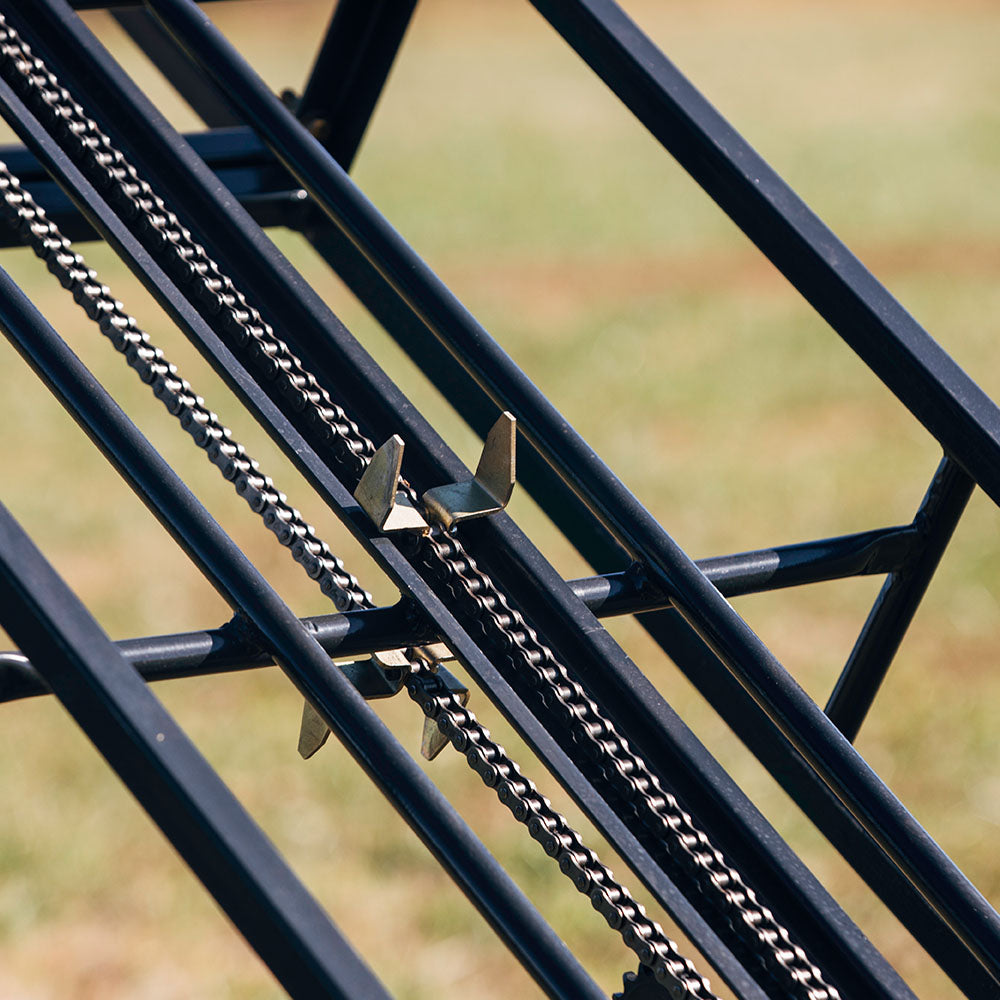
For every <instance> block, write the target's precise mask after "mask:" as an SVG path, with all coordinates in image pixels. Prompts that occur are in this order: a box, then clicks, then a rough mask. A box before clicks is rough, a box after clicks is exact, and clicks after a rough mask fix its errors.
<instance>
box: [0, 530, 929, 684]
mask: <svg viewBox="0 0 1000 1000" xmlns="http://www.w3.org/2000/svg"><path fill="white" fill-rule="evenodd" d="M914 534H915V529H913V528H911V527H901V528H887V529H884V530H882V531H871V532H864V533H862V534H858V535H846V536H843V537H840V538H830V539H825V540H824V541H820V542H806V543H801V544H798V545H788V546H782V547H779V548H774V549H761V550H758V551H756V552H745V553H741V554H739V555H733V556H720V557H717V558H715V559H703V560H701V561H700V562H699V566H700V567H701V568H702V570H703V572H704V573H705V574H706V575H707V576H708V578H709V579H710V580H712V581H713V582H714V583H715V584H716V586H718V587H719V589H720V590H721V591H722V592H723V593H729V594H737V593H739V594H750V593H760V592H762V591H765V590H776V589H778V588H782V587H795V586H801V585H802V584H805V583H816V582H818V581H821V580H832V579H842V578H844V577H846V576H855V575H862V574H871V573H888V572H891V571H893V570H894V569H896V568H898V567H901V566H903V565H904V564H905V563H906V561H907V555H908V552H909V550H910V547H911V544H912V541H913V536H914ZM569 586H570V587H571V588H572V590H573V593H574V594H576V596H577V597H578V598H579V599H580V601H581V602H583V604H585V605H586V606H587V607H588V608H590V610H591V611H593V612H594V614H595V615H597V616H598V617H599V618H606V617H611V616H613V615H631V614H637V613H640V612H645V611H649V610H652V609H654V608H663V607H669V606H670V602H669V598H667V597H666V596H665V595H663V594H655V593H652V592H650V590H649V588H648V587H646V586H644V581H643V580H642V579H641V576H640V575H639V574H637V573H634V572H625V573H609V574H606V575H604V576H593V577H586V578H584V579H581V580H571V581H570V583H569ZM302 624H303V626H304V627H305V628H306V629H307V630H308V631H309V632H310V633H311V634H312V636H313V637H314V638H315V639H316V641H317V642H318V643H319V644H320V646H322V647H323V649H324V650H325V651H326V652H327V653H328V654H329V655H331V656H335V657H339V658H345V657H351V656H354V657H363V656H368V655H370V654H371V653H376V652H382V651H384V650H391V649H399V648H401V647H404V648H405V647H409V646H420V645H424V644H426V643H431V642H439V641H441V639H442V637H441V636H440V635H439V634H437V633H436V632H434V631H433V629H431V628H429V627H428V624H427V622H426V621H425V620H424V619H423V618H422V617H421V616H420V615H419V614H418V613H417V611H416V608H415V607H414V606H413V605H412V604H410V603H408V602H407V603H405V604H395V605H392V606H391V607H384V608H373V609H371V610H363V611H347V612H343V613H339V614H332V615H316V616H314V617H311V618H304V619H302ZM116 646H117V648H118V650H119V652H120V653H121V655H122V656H123V657H124V658H125V659H126V660H128V662H129V663H131V664H132V666H133V667H134V668H135V669H136V670H137V671H138V672H139V674H140V675H141V676H142V677H143V678H144V679H145V680H147V681H160V680H174V679H177V678H182V677H202V676H205V675H207V674H219V673H228V672H231V671H238V670H250V669H254V668H258V667H266V666H271V665H273V664H274V658H273V657H272V656H271V655H270V654H269V653H268V652H267V651H266V650H265V649H263V648H262V647H261V644H260V641H259V639H258V638H257V637H255V635H254V634H253V632H252V630H251V629H250V627H249V626H248V625H247V624H246V623H243V622H240V621H239V620H234V621H233V622H230V623H229V624H228V625H224V626H223V627H222V628H218V629H209V630H206V631H201V632H185V633H179V634H176V635H163V636H147V637H145V638H142V639H124V640H121V641H119V642H117V643H116ZM352 682H353V683H354V684H355V687H357V686H358V683H357V681H354V680H353V679H352ZM376 690H377V692H378V695H384V690H383V689H382V688H378V689H376ZM47 693H48V688H47V687H46V685H45V683H44V681H43V680H42V678H41V677H40V676H39V675H38V673H37V671H35V669H34V667H33V666H32V665H31V663H30V662H29V661H28V659H27V658H26V657H25V656H23V655H21V654H19V653H15V652H6V653H3V652H0V702H5V701H16V700H18V699H20V698H31V697H34V696H36V695H43V694H47ZM365 693H366V692H364V691H362V694H365Z"/></svg>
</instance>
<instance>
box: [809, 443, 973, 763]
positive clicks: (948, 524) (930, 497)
mask: <svg viewBox="0 0 1000 1000" xmlns="http://www.w3.org/2000/svg"><path fill="white" fill-rule="evenodd" d="M974 486H975V483H974V482H973V480H972V478H971V476H969V474H968V473H966V472H965V471H964V470H963V469H962V468H960V467H959V466H958V464H957V463H956V462H954V461H952V460H951V459H950V458H948V457H945V458H943V459H942V460H941V464H940V465H939V466H938V468H937V471H936V472H935V474H934V479H933V480H932V481H931V485H930V488H929V489H928V491H927V496H926V497H925V498H924V501H923V503H922V504H921V506H920V510H919V512H918V513H917V517H916V521H915V523H916V524H917V525H918V526H919V529H920V533H921V535H922V536H923V539H922V541H923V544H922V545H921V546H920V547H919V548H918V549H917V550H916V558H914V559H913V560H912V561H911V562H910V563H908V564H907V565H905V566H903V567H901V568H900V569H897V570H894V571H893V572H892V573H890V574H889V578H888V580H886V582H885V584H884V586H883V587H882V590H881V591H880V592H879V595H878V597H877V598H876V600H875V604H874V606H873V607H872V610H871V613H870V614H869V615H868V619H867V621H865V624H864V628H863V629H862V630H861V634H860V635H859V636H858V640H857V642H856V643H855V644H854V648H853V649H852V650H851V655H850V656H849V657H848V660H847V663H846V665H845V666H844V669H843V671H842V672H841V674H840V677H839V678H838V679H837V683H836V685H835V686H834V689H833V692H832V693H831V695H830V700H829V701H828V702H827V704H826V709H825V711H826V714H827V715H828V716H829V718H830V720H831V721H832V722H833V724H834V725H835V726H836V727H837V728H838V729H839V730H840V731H841V732H842V733H843V734H844V736H846V737H847V739H849V740H850V741H851V742H852V743H853V742H854V740H855V738H856V737H857V735H858V730H859V729H860V728H861V724H862V722H864V719H865V716H866V715H867V714H868V710H869V708H870V707H871V705H872V702H873V701H874V700H875V696H876V694H878V689H879V687H880V686H881V684H882V681H883V680H884V679H885V675H886V673H887V672H888V670H889V666H890V665H891V663H892V660H893V657H895V655H896V653H897V652H898V650H899V647H900V645H901V644H902V641H903V637H904V636H905V634H906V630H907V629H908V628H909V626H910V622H911V621H912V620H913V616H914V615H915V614H916V613H917V608H918V607H919V606H920V602H921V600H922V599H923V596H924V594H925V593H926V591H927V587H928V586H929V585H930V582H931V577H933V576H934V572H935V570H936V569H937V567H938V563H939V562H940V561H941V556H942V555H944V550H945V549H946V548H947V547H948V543H949V542H950V541H951V536H952V534H953V533H954V531H955V527H956V526H957V524H958V521H959V518H960V517H961V516H962V513H963V511H964V510H965V506H966V504H967V503H968V502H969V497H970V496H971V495H972V490H973V488H974Z"/></svg>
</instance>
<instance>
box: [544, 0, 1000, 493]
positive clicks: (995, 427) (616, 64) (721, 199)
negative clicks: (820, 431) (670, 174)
mask: <svg viewBox="0 0 1000 1000" xmlns="http://www.w3.org/2000/svg"><path fill="white" fill-rule="evenodd" d="M531 2H532V4H533V5H534V6H535V7H536V8H537V9H538V11H539V12H540V13H541V14H542V15H543V16H544V17H545V18H546V20H548V21H549V23H550V24H551V25H552V26H553V27H554V28H555V29H556V31H558V32H559V34H561V35H562V36H563V38H564V39H565V40H566V41H567V42H568V43H569V44H570V45H571V46H572V47H573V49H575V51H576V52H577V53H578V54H579V55H580V56H581V57H582V58H583V59H584V60H585V61H586V62H587V64H588V65H589V66H590V67H591V69H593V70H594V72H595V73H597V75H598V76H600V77H601V79H602V80H604V82H605V83H606V84H607V85H608V86H609V87H610V88H611V89H612V90H613V91H614V92H615V94H617V96H618V97H619V98H620V99H621V100H622V101H623V102H624V103H625V105H626V106H627V107H628V108H629V109H630V110H631V111H632V113H633V114H634V115H635V116H636V117H637V118H638V119H639V121H640V122H642V124H643V125H645V126H646V128H647V129H649V131H650V132H651V133H652V134H653V135H654V136H655V137H656V139H657V140H658V141H659V142H660V143H662V145H663V146H664V147H665V148H666V149H667V150H668V151H669V152H670V153H671V154H672V155H673V156H674V157H675V158H676V159H677V161H678V162H679V163H680V164H681V166H683V167H684V168H685V170H687V171H688V173H690V174H691V176H692V177H693V178H694V179H695V180H696V181H697V182H698V183H699V184H700V185H701V186H702V188H704V190H705V191H706V192H707V193H708V194H709V195H710V196H711V197H712V199H713V200H714V201H715V202H716V203H717V204H718V205H719V207H720V208H721V209H722V210H723V211H724V212H726V214H727V215H729V217H730V218H731V219H732V220H733V221H734V222H735V223H736V225H738V226H739V227H740V229H742V230H743V232H744V233H746V235H747V236H748V237H749V238H750V239H751V240H752V241H753V242H754V243H755V244H756V245H757V247H758V248H759V249H760V250H761V251H762V252H763V253H764V254H765V255H766V256H767V257H768V258H769V259H770V260H771V261H772V262H773V263H774V264H775V265H776V266H777V267H778V269H779V270H780V271H781V272H782V274H784V275H785V277H786V278H788V280H789V281H790V282H791V283H792V284H793V285H794V286H795V287H796V288H797V289H798V290H799V292H800V293H801V294H802V295H803V297H804V298H805V299H806V300H807V301H808V302H810V303H811V304H812V306H813V307H814V308H815V309H816V311H817V312H818V313H819V314H820V315H821V316H823V318H824V319H826V321H827V322H828V323H829V324H830V325H831V326H832V327H833V329H834V330H836V331H837V333H838V334H840V336H841V337H843V339H844V340H845V341H846V342H847V343H848V344H849V345H850V347H851V348H852V349H853V350H854V351H855V352H856V353H857V354H858V356H859V357H860V358H861V359H862V360H863V361H864V362H865V364H866V365H868V367H869V368H871V370H872V371H873V372H875V374H876V375H877V376H878V377H879V378H880V379H881V380H882V381H883V382H884V383H885V384H886V385H887V386H888V387H889V388H890V389H891V390H892V392H893V393H894V394H895V395H896V396H897V397H898V398H899V400H900V401H901V402H902V403H903V404H904V405H905V406H906V407H907V409H908V410H909V411H910V412H911V413H912V414H913V415H914V416H915V417H916V418H917V419H918V420H919V421H920V422H921V423H922V424H923V425H924V427H926V428H927V430H928V431H930V433H931V434H932V435H933V436H934V437H935V438H937V440H938V441H940V442H941V444H942V446H943V447H944V450H945V451H946V452H947V453H948V454H950V455H953V456H954V458H955V459H956V461H958V463H959V464H960V465H962V466H963V467H964V468H965V469H966V471H967V472H968V473H969V474H970V475H971V476H972V477H973V478H974V479H975V480H976V482H978V483H979V485H980V486H982V488H983V489H984V490H985V491H986V493H988V494H989V495H990V496H991V497H992V498H993V500H994V501H995V502H996V503H1000V409H998V408H997V406H996V404H995V403H994V402H993V401H992V400H991V399H990V398H989V397H988V396H987V395H986V393H984V392H983V391H982V389H980V388H979V386H977V385H976V383H975V382H974V381H973V380H972V379H971V378H969V376H968V375H967V374H966V373H965V372H964V371H963V370H962V369H961V368H960V367H959V366H958V365H957V364H956V363H955V361H954V360H953V359H952V358H951V357H950V356H949V355H948V354H947V353H946V352H945V351H944V350H942V348H941V347H940V346H939V345H938V344H937V343H936V342H935V341H934V340H933V338H932V337H931V336H930V334H929V333H927V331H926V330H924V329H923V328H922V327H921V326H920V325H919V324H918V323H917V322H916V320H914V319H913V317H912V316H910V314H909V313H907V312H906V310H905V309H903V307H902V306H901V305H900V304H899V302H897V301H896V299H895V298H894V297H893V296H892V295H891V294H890V293H889V292H888V291H887V290H886V288H885V287H884V286H883V285H881V284H880V283H879V282H878V281H877V280H876V279H875V278H874V277H873V276H872V274H871V273H870V272H869V271H868V270H867V269H866V268H865V267H864V265H863V264H861V262H860V261H859V260H858V259H857V258H856V257H855V256H854V255H853V254H852V253H851V252H850V250H849V249H848V248H847V247H846V246H845V245H844V244H843V243H842V242H841V241H840V240H839V239H838V238H837V237H836V235H835V234H834V233H833V232H832V231H831V230H830V229H829V228H828V227H827V226H826V225H824V224H823V222H822V221H820V219H819V218H817V216H816V215H815V214H814V213H813V212H812V211H811V210H810V209H809V207H808V206H807V205H806V204H805V203H804V202H803V201H802V200H801V199H800V198H799V196H798V195H797V194H795V192H794V191H793V190H792V189H791V188H790V187H789V186H788V185H787V184H786V183H785V182H784V181H783V180H782V179H781V178H780V177H779V176H778V175H777V174H776V173H775V171H774V170H772V169H771V167H770V166H768V164H767V163H766V162H765V161H764V160H763V159H762V158H761V157H760V156H759V155H758V154H757V153H756V151H755V150H754V149H753V148H752V147H751V146H750V144H749V143H748V142H747V141H746V140H745V139H743V137H742V136H741V135H740V134H739V133H738V132H737V131H736V130H735V129H734V128H733V127H732V126H731V125H730V124H729V123H728V122H727V121H726V120H725V119H724V118H723V117H722V116H721V115H720V114H719V113H718V112H717V111H716V110H715V108H713V107H712V105H711V104H710V103H709V102H708V101H707V100H706V99H705V97H704V96H703V95H702V94H701V93H699V92H698V90H697V89H696V88H695V87H694V86H693V85H692V84H691V83H690V82H689V81H688V80H687V79H686V78H685V77H684V75H683V74H682V73H681V72H680V71H679V70H678V69H677V67H676V66H674V65H673V63H671V62H670V60H669V59H667V57H666V56H665V55H664V54H663V53H662V52H661V51H660V50H659V49H658V48H657V46H656V45H655V44H654V43H653V42H652V41H651V40H650V39H649V38H648V37H647V36H646V35H645V34H644V33H643V32H642V30H641V29H640V28H639V27H638V26H637V25H636V24H635V23H634V22H633V21H632V20H631V19H630V18H629V17H628V15H627V14H626V13H625V12H624V11H623V10H621V8H620V7H619V6H618V5H617V4H616V3H614V2H613V0H531Z"/></svg>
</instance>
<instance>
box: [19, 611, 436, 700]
mask: <svg viewBox="0 0 1000 1000" xmlns="http://www.w3.org/2000/svg"><path fill="white" fill-rule="evenodd" d="M412 611H413V608H412V607H411V606H409V605H405V604H394V605H392V606H391V607H385V608H372V609H370V610H364V611H349V612H345V613H343V614H333V615H316V616H314V617H311V618H303V619H301V621H302V626H303V628H304V629H305V630H306V631H308V632H309V634H310V635H311V636H312V637H313V638H314V639H315V640H316V641H317V642H318V643H319V644H320V646H322V648H323V651H324V652H325V653H326V654H327V655H328V656H334V657H338V658H343V657H350V656H369V655H371V654H372V653H375V652H381V651H382V650H386V649H399V648H401V647H405V646H416V645H422V644H424V643H428V642H437V641H438V639H439V636H438V635H437V634H436V633H434V632H433V631H432V630H430V629H428V628H427V626H426V625H422V624H421V623H420V622H419V621H418V620H417V619H416V616H415V615H414V614H413V613H412ZM115 647H116V648H117V650H118V652H119V653H120V654H121V656H122V657H124V659H125V660H126V661H128V663H130V664H131V665H132V667H133V669H134V670H136V671H137V672H138V673H139V676H140V677H142V678H143V680H145V681H166V680H176V679H179V678H184V677H204V676H206V675H209V674H221V673H230V672H235V671H240V670H253V669H257V668H260V667H270V666H273V665H274V656H273V655H272V654H271V653H270V652H268V650H267V649H265V648H264V647H263V646H261V644H260V637H259V636H258V635H257V634H256V632H255V630H254V629H253V628H252V626H251V625H250V624H249V623H248V622H245V621H241V620H239V619H238V618H236V619H233V620H232V621H230V622H228V623H227V624H226V625H223V626H222V627H221V628H216V629H206V630H204V631H200V632H180V633H176V634H174V635H152V636H145V637H143V638H141V639H121V640H119V641H117V642H116V643H115ZM49 693H50V692H49V689H48V687H47V686H46V685H45V682H44V681H43V679H42V677H41V676H40V674H39V673H38V671H37V670H36V669H35V667H34V666H33V665H32V663H31V661H30V660H29V659H28V658H27V657H26V656H24V655H22V654H21V653H16V652H5V653H0V703H2V702H6V701H16V700H18V699H21V698H32V697H35V696H36V695H44V694H49ZM362 693H364V692H362Z"/></svg>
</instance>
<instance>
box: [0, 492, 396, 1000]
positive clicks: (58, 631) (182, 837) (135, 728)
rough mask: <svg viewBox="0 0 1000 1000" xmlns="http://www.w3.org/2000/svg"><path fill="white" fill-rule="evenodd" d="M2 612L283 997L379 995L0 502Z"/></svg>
mask: <svg viewBox="0 0 1000 1000" xmlns="http://www.w3.org/2000/svg"><path fill="white" fill-rule="evenodd" d="M0 609H2V614H0V622H2V624H3V626H4V628H5V629H6V630H7V631H8V632H9V633H10V635H11V636H12V637H13V638H14V640H15V641H16V642H18V643H20V645H21V647H22V648H23V649H24V650H25V651H26V652H28V653H29V654H30V655H31V656H32V657H33V658H34V660H35V662H36V663H38V664H39V669H40V671H41V673H42V675H43V676H44V678H45V680H46V681H47V682H48V684H49V685H50V686H51V688H52V690H53V691H54V692H55V694H56V696H57V697H58V698H59V700H60V701H61V702H62V703H63V705H64V706H65V707H66V708H67V710H68V711H69V712H70V714H71V715H72V716H73V718H74V719H75V720H76V722H77V723H78V724H79V726H80V728H81V729H83V731H84V732H85V733H86V734H87V736H88V737H89V739H90V741H91V742H92V743H93V744H94V746H95V747H96V748H97V749H98V750H99V751H100V752H101V753H102V754H103V755H104V757H105V758H106V759H107V761H108V763H109V764H110V765H111V766H112V767H113V768H114V770H115V771H116V772H117V773H118V775H119V777H121V779H122V780H123V781H124V782H125V784H126V785H127V786H128V788H129V790H130V791H131V792H132V794H133V795H134V796H135V797H136V799H138V801H139V803H140V805H142V806H143V808H144V809H145V810H146V811H147V812H148V813H149V815H150V816H151V817H152V819H153V820H154V821H155V822H156V823H157V824H158V825H159V827H160V829H161V830H163V832H164V833H165V834H166V835H167V836H168V837H169V838H170V840H171V842H172V843H173V845H174V847H175V848H176V849H177V850H178V851H179V852H180V854H181V856H182V857H183V858H184V860H185V861H186V862H187V864H188V865H189V866H190V867H191V869H192V870H193V871H194V873H195V874H196V875H197V876H198V878H199V879H200V880H201V881H202V882H203V883H204V885H205V887H206V888H207V889H208V890H209V891H210V892H211V893H212V895H213V896H214V897H215V898H216V900H217V901H218V902H219V905H220V906H221V907H222V908H223V910H224V911H225V912H226V914H227V915H228V916H229V918H230V919H231V920H232V921H233V923H234V924H235V925H236V927H237V928H238V929H239V931H240V932H241V933H242V934H243V936H244V937H245V938H246V939H247V941H248V942H249V943H250V945H251V946H252V947H253V948H254V949H255V950H256V951H257V953H258V954H259V955H260V956H261V958H262V959H263V960H264V962H265V963H266V964H267V966H268V967H269V968H270V970H271V971H272V973H273V974H274V975H275V977H276V978H277V979H278V981H279V982H280V983H281V985H282V986H283V987H284V988H285V989H286V990H287V991H288V992H289V993H290V994H291V995H292V996H302V997H304V996H329V997H337V998H341V1000H353V998H356V997H359V996H364V997H369V996H370V997H378V998H382V1000H389V994H388V993H387V992H386V991H385V988H384V987H383V986H382V985H381V983H379V982H378V980H377V979H376V978H375V976H374V975H373V974H372V972H371V970H370V969H369V968H368V967H367V966H366V965H365V964H364V963H363V962H362V961H361V959H359V958H358V956H357V955H356V954H355V953H354V951H353V949H352V948H351V947H350V945H349V944H348V943H347V941H346V940H345V939H344V938H343V936H342V935H341V934H340V932H339V931H338V930H337V928H336V927H335V926H334V925H333V923H332V922H331V921H330V918H329V917H328V916H327V915H326V913H324V912H323V910H322V909H321V908H320V906H319V905H318V904H317V903H316V901H315V900H314V899H313V898H312V896H310V895H309V893H308V892H307V891H306V889H305V888H304V886H303V885H302V884H301V883H300V882H299V880H298V879H297V878H296V877H295V875H294V874H293V873H292V871H291V870H290V869H289V868H288V866H287V864H286V863H285V861H284V860H283V859H282V857H281V855H280V854H279V853H278V852H277V851H276V850H275V849H274V847H273V846H272V845H271V843H270V842H269V841H268V839H267V838H266V837H265V836H264V834H263V832H262V831H261V830H260V829H259V828H258V827H257V825H256V824H255V823H254V821H253V820H252V819H251V818H250V816H249V815H248V814H247V813H246V811H245V810H244V809H243V807H242V806H241V805H240V803H239V802H238V801H237V799H236V797H235V796H234V795H233V794H232V792H231V791H230V790H229V788H228V787H227V786H226V785H225V784H224V783H223V782H222V781H221V779H220V778H219V776H218V775H217V774H216V773H215V771H214V770H212V768H211V767H210V766H209V764H208V762H207V761H206V760H205V759H204V757H202V756H201V754H200V753H199V752H198V750H197V749H196V748H195V746H194V745H193V744H192V743H191V741H190V740H189V739H188V738H187V737H186V736H185V734H184V732H183V730H181V729H180V727H179V726H178V725H177V723H176V722H175V721H174V720H173V718H172V717H171V716H170V715H169V713H167V711H166V710H165V709H164V708H163V706H162V705H161V704H160V703H159V702H158V701H157V699H156V698H155V697H154V696H153V694H152V693H151V692H150V691H149V689H148V688H147V687H146V686H145V685H144V684H143V683H142V681H141V680H140V679H139V678H138V677H136V676H135V675H134V674H133V673H132V672H131V671H130V670H129V669H128V667H127V665H126V664H125V662H124V661H123V659H122V656H121V654H120V653H119V652H118V651H117V650H116V649H115V647H114V645H113V644H112V642H111V640H110V639H108V638H107V636H106V635H105V634H104V633H103V632H102V631H101V629H100V627H99V626H98V624H97V622H96V621H94V619H93V618H92V617H91V615H90V614H89V613H88V612H87V610H86V608H84V606H83V604H82V603H81V602H80V600H79V598H77V596H76V595H75V594H74V593H73V592H72V591H71V590H70V589H69V588H68V587H67V586H66V584H65V583H64V582H63V580H62V579H61V578H60V577H59V576H58V574H57V573H56V572H55V571H54V570H53V569H52V567H51V566H50V565H49V564H48V563H47V562H46V561H45V559H44V557H43V556H42V554H41V553H40V552H39V551H38V550H37V549H36V548H35V546H34V544H33V543H32V542H31V540H30V539H29V538H28V536H27V535H26V534H25V533H24V531H23V530H22V529H21V528H20V526H19V525H18V524H17V523H16V521H15V520H14V519H13V517H12V516H11V515H10V513H9V512H8V511H7V510H6V509H5V508H4V507H2V506H0Z"/></svg>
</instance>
